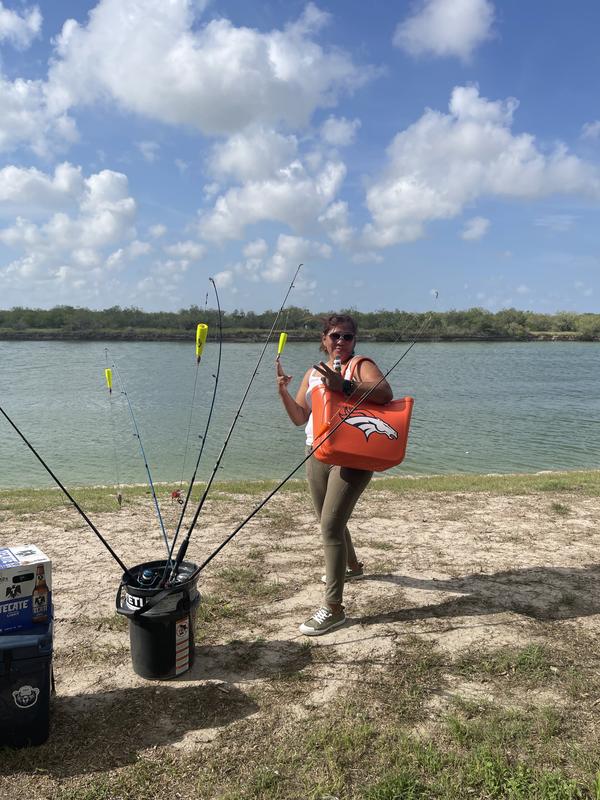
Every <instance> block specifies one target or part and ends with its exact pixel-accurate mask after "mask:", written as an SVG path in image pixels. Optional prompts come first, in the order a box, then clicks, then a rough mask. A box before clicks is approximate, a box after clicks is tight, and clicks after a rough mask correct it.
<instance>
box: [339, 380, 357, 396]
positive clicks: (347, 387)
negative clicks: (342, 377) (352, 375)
mask: <svg viewBox="0 0 600 800" xmlns="http://www.w3.org/2000/svg"><path fill="white" fill-rule="evenodd" d="M355 388H356V387H355V385H354V381H342V392H343V393H344V394H345V395H346V397H350V395H351V394H352V392H353V391H354V389H355Z"/></svg>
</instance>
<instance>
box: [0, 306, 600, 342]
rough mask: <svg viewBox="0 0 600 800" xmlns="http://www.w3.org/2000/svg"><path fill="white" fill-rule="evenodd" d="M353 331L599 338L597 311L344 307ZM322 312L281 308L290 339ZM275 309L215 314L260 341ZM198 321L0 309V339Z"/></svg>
mask: <svg viewBox="0 0 600 800" xmlns="http://www.w3.org/2000/svg"><path fill="white" fill-rule="evenodd" d="M345 311H346V313H351V314H352V315H353V316H354V317H355V319H356V321H357V323H358V326H359V330H360V335H361V338H363V339H366V340H371V341H381V342H385V341H397V340H411V339H413V338H415V337H419V338H422V339H426V340H434V341H443V340H460V339H464V340H475V341H477V340H513V341H514V340H523V341H526V340H531V339H553V340H561V339H578V340H587V341H596V340H598V339H600V314H575V313H571V312H566V311H560V312H558V313H556V314H539V313H536V312H533V311H520V310H518V309H515V308H507V309H503V310H502V311H498V312H496V313H495V314H493V313H492V312H490V311H486V310H485V309H483V308H469V309H466V310H464V311H455V310H453V311H446V312H439V313H434V312H424V313H410V312H408V311H400V310H398V309H396V310H395V311H383V310H382V311H372V312H361V311H356V310H355V309H345ZM328 313H330V312H320V313H316V314H314V313H312V312H311V311H309V310H308V309H307V308H298V307H295V306H292V307H290V308H289V309H287V310H286V329H287V331H288V334H289V338H290V341H314V340H315V334H316V333H317V332H318V331H320V329H321V320H322V318H323V317H324V316H325V315H326V314H328ZM275 315H276V312H274V311H270V310H269V311H265V312H263V313H262V314H257V313H255V312H254V311H243V310H240V309H234V310H233V311H231V312H227V313H225V314H224V315H223V335H224V338H225V339H229V340H235V341H240V340H242V341H254V340H262V339H263V338H264V335H265V333H266V331H268V330H269V329H270V328H271V326H272V324H273V320H274V319H275ZM199 321H203V322H206V323H207V324H208V325H209V328H210V335H211V336H213V337H215V336H216V335H217V330H218V314H217V311H216V310H215V309H207V310H203V309H200V308H199V307H198V306H190V308H188V309H181V310H180V311H176V312H168V311H156V312H148V311H142V310H141V309H139V308H121V307H120V306H113V307H112V308H106V309H103V310H101V311H92V310H90V309H87V308H75V307H73V306H57V307H55V308H51V309H39V308H34V309H32V308H20V307H18V308H12V309H10V310H4V311H2V310H0V338H4V339H90V340H94V339H129V340H131V339H133V340H155V339H166V340H177V339H188V338H189V337H190V336H191V335H192V334H193V332H194V331H195V329H196V325H197V324H198V322H199Z"/></svg>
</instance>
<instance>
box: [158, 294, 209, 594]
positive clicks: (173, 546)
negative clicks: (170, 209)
mask: <svg viewBox="0 0 600 800" xmlns="http://www.w3.org/2000/svg"><path fill="white" fill-rule="evenodd" d="M209 281H210V282H211V283H212V285H213V289H214V290H215V298H216V302H217V310H218V313H219V355H218V360H217V371H216V373H215V374H214V375H213V378H214V379H215V387H214V389H213V395H212V400H211V404H210V409H209V412H208V419H207V420H206V426H205V428H204V435H203V436H202V444H201V445H200V452H199V453H198V458H197V459H196V467H195V469H194V473H193V475H192V478H191V480H190V484H189V486H188V490H187V493H186V496H185V500H184V502H183V506H182V508H181V514H180V516H179V522H178V523H177V530H176V531H175V536H174V537H173V542H172V544H171V549H170V551H169V561H168V562H167V565H166V566H165V574H164V575H163V581H164V580H165V579H166V577H167V575H166V571H167V570H168V568H169V564H170V562H171V560H172V558H173V552H174V550H175V545H176V543H177V537H178V536H179V531H180V529H181V525H182V523H183V518H184V516H185V510H186V508H187V505H188V502H189V499H190V496H191V494H192V488H193V486H194V481H195V480H196V474H197V472H198V467H199V465H200V459H201V458H202V452H203V450H204V445H205V443H206V439H207V437H208V429H209V427H210V421H211V417H212V413H213V408H214V406H215V399H216V397H217V387H218V385H219V375H220V373H221V353H222V350H223V323H222V316H221V304H220V302H219V293H218V292H217V285H216V283H215V282H214V280H213V279H212V278H209ZM198 327H200V326H198ZM205 328H206V332H207V331H208V326H205ZM206 332H204V341H203V342H202V348H203V347H204V342H206ZM201 356H202V349H201V350H200V355H198V340H197V339H196V357H197V359H198V363H200V358H201ZM180 563H181V562H180Z"/></svg>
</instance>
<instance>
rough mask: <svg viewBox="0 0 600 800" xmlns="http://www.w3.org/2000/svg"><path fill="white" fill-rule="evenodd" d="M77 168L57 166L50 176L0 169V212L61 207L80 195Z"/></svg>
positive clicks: (21, 169) (81, 187)
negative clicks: (4, 210) (3, 210)
mask: <svg viewBox="0 0 600 800" xmlns="http://www.w3.org/2000/svg"><path fill="white" fill-rule="evenodd" d="M83 190H84V181H83V176H82V174H81V168H80V167H74V166H73V165H72V164H69V163H67V162H65V163H63V164H59V165H58V166H57V167H56V168H55V170H54V175H46V174H45V173H44V172H41V171H40V170H38V169H36V168H35V167H29V168H24V167H16V166H13V165H9V166H7V167H4V168H3V169H0V213H1V210H2V209H3V208H4V209H6V210H7V211H8V212H9V213H11V214H13V215H14V214H15V213H23V212H25V211H28V212H29V213H36V212H39V211H40V210H41V211H53V210H56V209H58V208H65V207H67V206H69V205H72V204H73V203H74V202H76V201H77V200H78V199H79V198H80V197H81V196H82V193H83Z"/></svg>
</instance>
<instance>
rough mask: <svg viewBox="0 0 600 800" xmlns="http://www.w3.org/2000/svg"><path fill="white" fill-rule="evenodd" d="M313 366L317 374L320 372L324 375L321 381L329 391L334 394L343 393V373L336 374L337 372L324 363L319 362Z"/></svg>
mask: <svg viewBox="0 0 600 800" xmlns="http://www.w3.org/2000/svg"><path fill="white" fill-rule="evenodd" d="M313 366H314V369H316V370H317V372H320V373H321V375H323V377H322V378H321V380H322V381H323V383H324V384H325V386H326V387H327V388H328V389H331V391H332V392H341V391H342V389H343V386H342V385H343V383H344V378H343V376H342V373H341V372H336V371H335V370H333V369H331V367H328V366H327V364H326V363H325V362H324V361H319V363H318V364H314V365H313Z"/></svg>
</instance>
